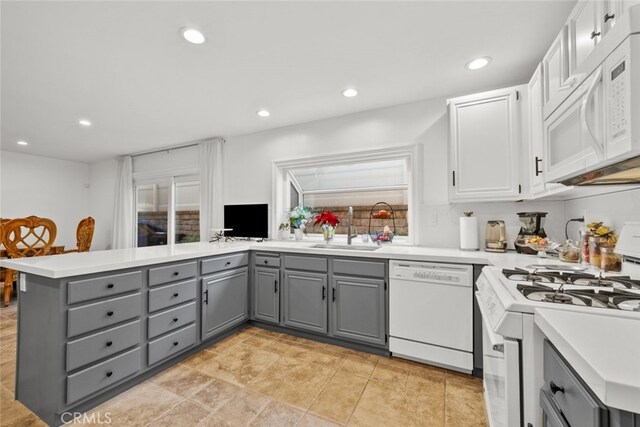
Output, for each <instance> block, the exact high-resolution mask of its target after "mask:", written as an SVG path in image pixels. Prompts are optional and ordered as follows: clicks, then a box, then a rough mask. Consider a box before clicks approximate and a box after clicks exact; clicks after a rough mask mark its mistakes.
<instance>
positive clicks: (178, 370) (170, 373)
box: [151, 364, 213, 397]
mask: <svg viewBox="0 0 640 427" xmlns="http://www.w3.org/2000/svg"><path fill="white" fill-rule="evenodd" d="M151 381H153V382H154V383H156V384H158V385H159V386H160V387H162V388H164V389H167V390H169V391H171V392H173V393H175V394H177V395H178V396H182V397H190V396H192V395H194V394H195V393H197V392H198V391H200V390H201V389H203V388H205V387H206V386H207V385H208V384H209V383H211V381H213V378H212V377H211V376H209V375H206V374H203V373H202V372H200V371H197V370H195V369H191V368H189V367H188V366H184V365H180V364H178V365H175V366H173V367H171V368H169V369H167V370H166V371H164V372H163V373H161V374H160V375H157V376H155V377H154V378H152V379H151Z"/></svg>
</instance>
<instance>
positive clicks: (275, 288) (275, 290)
mask: <svg viewBox="0 0 640 427" xmlns="http://www.w3.org/2000/svg"><path fill="white" fill-rule="evenodd" d="M273 287H274V290H273V292H275V293H276V294H277V293H278V279H276V280H274V281H273Z"/></svg>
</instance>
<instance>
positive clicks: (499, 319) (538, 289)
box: [476, 223, 640, 427]
mask: <svg viewBox="0 0 640 427" xmlns="http://www.w3.org/2000/svg"><path fill="white" fill-rule="evenodd" d="M632 228H633V230H634V231H631V229H632ZM625 230H626V231H625ZM639 231H640V223H634V224H627V226H625V228H624V229H623V232H622V233H626V234H627V235H628V234H634V235H636V234H640V233H639ZM621 240H625V239H624V238H623V236H621ZM626 240H627V241H629V240H637V239H626ZM637 243H638V242H635V243H634V245H636V244H637ZM633 249H635V250H632V249H629V250H628V251H627V252H628V253H633V254H635V253H637V252H638V251H637V247H635V246H634V248H633ZM622 250H624V249H622ZM557 265H558V267H559V268H565V269H574V270H579V269H580V267H579V266H578V265H574V266H572V265H569V264H564V263H562V264H561V263H559V262H558V263H557ZM551 268H553V267H552V266H551V265H549V264H547V265H541V266H537V265H535V264H534V265H530V266H527V267H526V268H525V269H515V268H514V269H502V268H498V267H485V268H484V269H483V270H482V275H481V276H480V278H479V279H478V281H477V283H476V284H477V287H478V291H477V292H476V297H477V300H478V305H479V307H480V311H481V314H482V323H483V362H484V380H485V381H484V387H485V400H486V404H487V412H488V416H489V422H490V425H491V426H492V427H502V426H504V427H512V426H525V427H540V426H541V425H542V424H541V421H542V420H541V410H540V405H539V398H538V395H539V390H540V387H541V386H542V384H543V382H544V381H543V378H542V372H543V371H542V367H543V366H542V348H543V340H544V335H543V334H542V332H541V331H540V330H539V329H538V328H537V327H536V326H535V325H534V312H535V309H536V308H547V309H550V308H551V309H558V310H565V311H569V312H571V311H575V312H583V313H584V312H585V311H593V310H601V313H603V314H606V315H607V316H619V317H630V318H636V319H640V265H638V264H634V263H632V262H624V263H623V271H622V272H620V273H611V274H601V273H600V272H599V271H597V270H593V269H587V270H584V271H558V270H552V269H551ZM633 279H636V280H633Z"/></svg>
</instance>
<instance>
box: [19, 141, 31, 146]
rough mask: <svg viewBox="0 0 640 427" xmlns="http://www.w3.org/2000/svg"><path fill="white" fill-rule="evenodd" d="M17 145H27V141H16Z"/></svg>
mask: <svg viewBox="0 0 640 427" xmlns="http://www.w3.org/2000/svg"><path fill="white" fill-rule="evenodd" d="M18 145H29V143H28V142H27V141H18Z"/></svg>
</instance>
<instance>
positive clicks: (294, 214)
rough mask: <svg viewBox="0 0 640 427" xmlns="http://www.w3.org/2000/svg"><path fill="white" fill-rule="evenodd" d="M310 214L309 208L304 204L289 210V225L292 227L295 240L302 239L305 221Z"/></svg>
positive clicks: (306, 221)
mask: <svg viewBox="0 0 640 427" xmlns="http://www.w3.org/2000/svg"><path fill="white" fill-rule="evenodd" d="M312 216H313V214H312V213H311V209H309V208H307V207H304V206H296V207H295V208H293V209H291V210H290V211H289V225H290V226H291V228H292V229H293V234H294V235H295V236H296V240H302V236H303V233H305V232H306V230H305V229H306V226H307V223H308V222H309V219H310V218H311V217H312Z"/></svg>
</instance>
